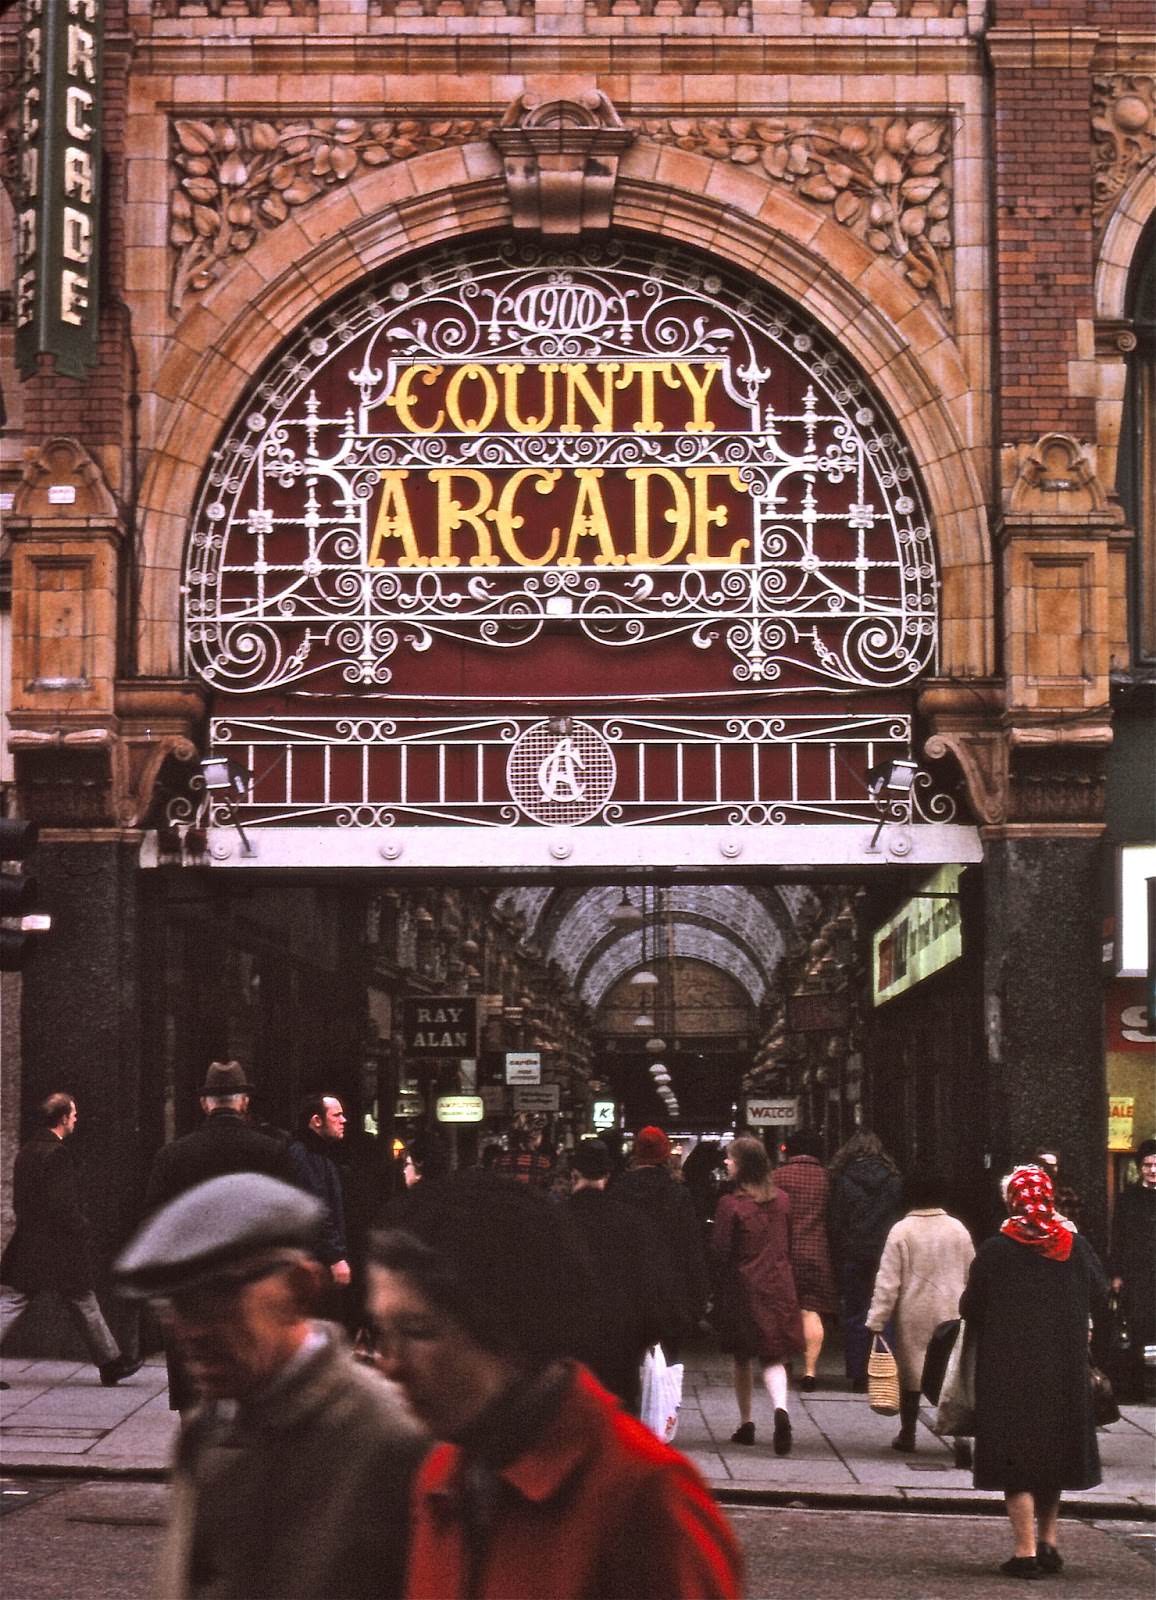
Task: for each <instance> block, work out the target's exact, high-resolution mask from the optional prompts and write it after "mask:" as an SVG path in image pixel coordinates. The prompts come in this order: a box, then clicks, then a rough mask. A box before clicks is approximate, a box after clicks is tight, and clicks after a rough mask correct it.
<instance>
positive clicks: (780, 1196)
mask: <svg viewBox="0 0 1156 1600" xmlns="http://www.w3.org/2000/svg"><path fill="white" fill-rule="evenodd" d="M726 1169H727V1177H728V1178H731V1179H733V1181H734V1184H735V1190H734V1193H733V1194H725V1195H723V1197H722V1199H721V1200H720V1201H719V1203H718V1210H717V1211H716V1212H715V1214H714V1229H713V1231H712V1233H711V1251H712V1253H713V1255H714V1257H715V1260H716V1263H717V1265H718V1274H719V1285H718V1294H717V1295H716V1297H715V1328H716V1331H717V1332H718V1334H719V1336H720V1342H721V1343H722V1346H723V1348H724V1350H729V1351H730V1353H731V1355H732V1356H733V1357H734V1383H735V1399H736V1400H737V1401H738V1407H739V1425H738V1428H737V1429H736V1431H735V1432H734V1433H733V1434H732V1435H731V1443H732V1444H754V1442H755V1425H754V1423H753V1422H752V1421H751V1400H752V1390H753V1383H752V1370H751V1369H752V1363H753V1362H755V1361H757V1362H758V1363H759V1365H760V1367H761V1368H762V1373H763V1383H764V1384H765V1385H766V1390H767V1393H768V1395H769V1396H770V1400H771V1405H772V1406H773V1407H774V1412H775V1427H774V1434H773V1440H772V1442H773V1444H774V1450H775V1454H776V1455H777V1456H785V1455H789V1454H790V1451H791V1416H790V1412H789V1411H788V1409H787V1367H786V1363H787V1362H788V1361H790V1359H791V1358H792V1356H797V1355H799V1354H801V1353H802V1350H803V1319H802V1317H801V1315H800V1313H799V1299H798V1295H797V1293H796V1291H795V1279H794V1274H793V1273H792V1272H791V1261H790V1244H791V1224H790V1218H791V1202H790V1201H789V1200H788V1199H787V1196H786V1195H785V1194H784V1193H783V1192H782V1190H781V1189H777V1188H776V1187H775V1182H774V1178H773V1177H772V1175H771V1163H770V1158H769V1157H768V1155H767V1152H766V1147H765V1146H764V1144H763V1142H762V1140H761V1139H755V1138H751V1137H750V1136H749V1135H748V1136H746V1137H744V1138H741V1139H736V1140H735V1141H734V1143H733V1144H731V1145H729V1146H728V1148H727V1153H726Z"/></svg>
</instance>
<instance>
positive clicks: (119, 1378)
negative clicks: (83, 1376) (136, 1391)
mask: <svg viewBox="0 0 1156 1600" xmlns="http://www.w3.org/2000/svg"><path fill="white" fill-rule="evenodd" d="M143 1366H144V1362H143V1361H140V1360H136V1361H134V1360H133V1359H132V1357H131V1356H117V1358H116V1360H115V1361H106V1362H105V1363H104V1365H103V1367H99V1368H98V1369H97V1370H98V1371H99V1373H100V1381H101V1383H103V1384H104V1387H105V1388H106V1389H111V1388H112V1387H113V1386H114V1385H115V1384H118V1383H121V1382H123V1380H124V1379H125V1378H131V1377H132V1375H133V1373H134V1372H139V1371H140V1369H141V1368H142V1367H143Z"/></svg>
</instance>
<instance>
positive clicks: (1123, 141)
mask: <svg viewBox="0 0 1156 1600" xmlns="http://www.w3.org/2000/svg"><path fill="white" fill-rule="evenodd" d="M1092 145H1093V162H1092V197H1093V213H1094V216H1095V221H1096V226H1097V227H1098V228H1100V227H1103V225H1104V223H1105V222H1106V221H1107V217H1108V212H1109V211H1110V210H1111V208H1112V206H1113V204H1114V203H1115V200H1116V197H1117V196H1118V195H1119V194H1120V192H1121V191H1122V190H1123V189H1126V188H1127V186H1128V184H1129V183H1130V182H1131V181H1132V178H1133V177H1134V175H1135V174H1136V173H1137V172H1138V171H1139V170H1140V168H1141V167H1142V166H1143V165H1144V163H1145V162H1146V161H1150V160H1151V159H1152V156H1153V155H1154V154H1156V79H1153V78H1150V77H1141V76H1139V75H1138V74H1131V73H1115V74H1112V75H1110V76H1104V77H1098V78H1094V79H1093V80H1092Z"/></svg>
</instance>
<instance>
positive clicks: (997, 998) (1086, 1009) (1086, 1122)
mask: <svg viewBox="0 0 1156 1600" xmlns="http://www.w3.org/2000/svg"><path fill="white" fill-rule="evenodd" d="M1100 849H1101V847H1100V843H1099V841H1098V839H1096V838H1089V837H1067V838H1059V837H1041V836H1040V835H1039V834H1035V835H1033V834H1031V833H1024V834H1018V835H1017V834H1012V833H1010V832H1008V831H1003V832H1001V834H1000V835H999V836H998V837H994V838H989V839H988V840H987V844H986V851H985V860H984V913H983V922H984V960H983V966H984V982H983V991H984V1003H985V1007H986V1015H985V1024H986V1035H987V1060H988V1073H989V1096H988V1103H989V1108H990V1110H989V1116H990V1132H989V1138H990V1141H991V1142H990V1149H991V1155H992V1169H993V1179H994V1178H996V1177H998V1176H999V1175H1000V1173H1002V1172H1006V1171H1008V1170H1009V1167H1010V1165H1011V1163H1013V1162H1014V1161H1017V1160H1025V1159H1028V1158H1030V1156H1031V1154H1032V1152H1033V1151H1034V1150H1035V1149H1036V1148H1037V1147H1038V1146H1039V1145H1041V1144H1045V1143H1046V1144H1056V1145H1058V1146H1059V1147H1060V1151H1061V1154H1062V1156H1063V1170H1064V1175H1065V1178H1066V1180H1067V1181H1068V1182H1069V1183H1070V1184H1071V1185H1072V1187H1073V1188H1075V1189H1076V1191H1077V1193H1078V1194H1079V1195H1080V1197H1081V1200H1082V1202H1083V1205H1084V1217H1083V1231H1084V1232H1086V1233H1087V1234H1088V1236H1089V1238H1090V1239H1091V1242H1092V1244H1093V1245H1094V1246H1095V1247H1096V1248H1097V1249H1100V1250H1102V1249H1103V1247H1104V1242H1105V1237H1104V1236H1105V1183H1106V1156H1105V1150H1104V1118H1105V1114H1106V1112H1105V1104H1106V1102H1105V1098H1104V1097H1105V1093H1106V1084H1105V1077H1104V1031H1103V992H1102V991H1103V980H1102V977H1101V968H1100V928H1099V919H1098V918H1097V917H1096V916H1094V915H1089V907H1096V906H1098V904H1099V897H1100Z"/></svg>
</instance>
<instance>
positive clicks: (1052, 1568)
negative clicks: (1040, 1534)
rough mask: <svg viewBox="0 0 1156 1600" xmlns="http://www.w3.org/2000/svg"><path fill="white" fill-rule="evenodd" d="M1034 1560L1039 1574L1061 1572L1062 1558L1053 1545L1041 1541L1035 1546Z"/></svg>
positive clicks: (1062, 1568) (1062, 1567)
mask: <svg viewBox="0 0 1156 1600" xmlns="http://www.w3.org/2000/svg"><path fill="white" fill-rule="evenodd" d="M1036 1560H1037V1561H1038V1562H1039V1567H1040V1571H1041V1572H1063V1570H1064V1558H1063V1556H1062V1555H1061V1554H1060V1552H1059V1551H1058V1550H1057V1549H1056V1547H1055V1545H1054V1544H1048V1543H1047V1542H1046V1541H1045V1540H1043V1539H1041V1540H1040V1542H1039V1544H1038V1545H1036Z"/></svg>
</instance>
